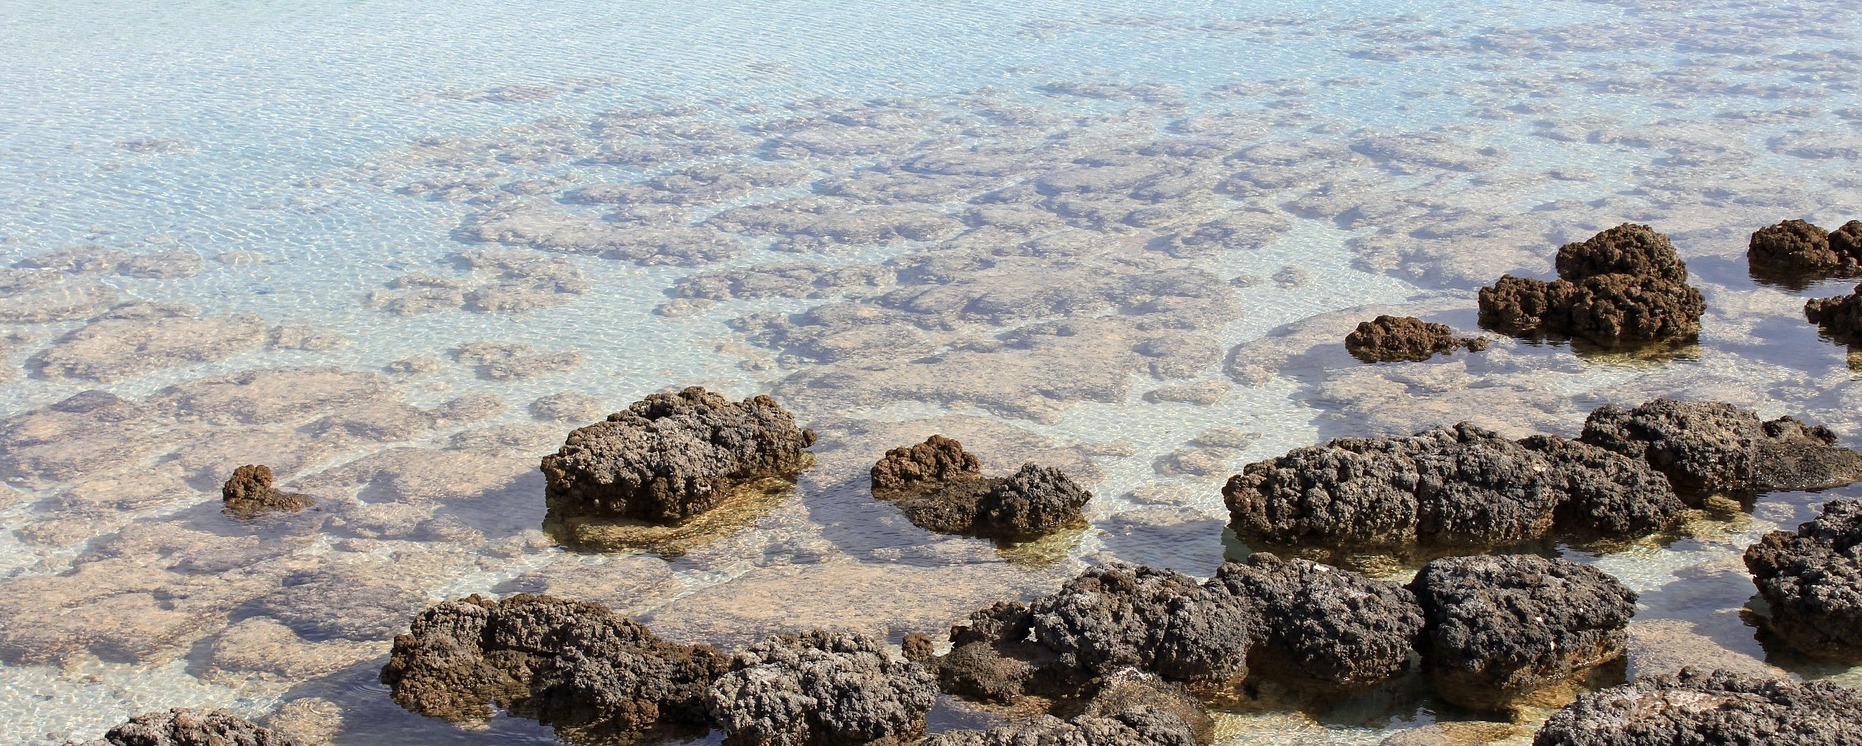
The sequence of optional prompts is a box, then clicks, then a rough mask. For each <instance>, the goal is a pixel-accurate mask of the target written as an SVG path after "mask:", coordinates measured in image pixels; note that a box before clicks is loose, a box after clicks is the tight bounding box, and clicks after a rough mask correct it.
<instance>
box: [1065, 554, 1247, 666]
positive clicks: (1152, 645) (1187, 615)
mask: <svg viewBox="0 0 1862 746" xmlns="http://www.w3.org/2000/svg"><path fill="white" fill-rule="evenodd" d="M1251 612H1252V610H1251V609H1250V608H1249V607H1248V606H1247V604H1246V603H1245V602H1244V601H1243V600H1242V599H1241V598H1240V597H1238V596H1236V595H1234V594H1232V593H1230V592H1228V591H1227V589H1225V588H1219V587H1208V588H1205V587H1204V586H1201V585H1198V584H1197V583H1196V581H1195V580H1194V579H1192V578H1190V577H1189V576H1187V575H1183V574H1180V573H1177V572H1173V571H1170V570H1159V569H1155V568H1150V567H1145V566H1143V565H1131V564H1126V563H1123V562H1111V563H1107V564H1105V565H1101V566H1099V567H1095V568H1092V569H1089V570H1087V571H1086V572H1084V573H1081V574H1080V576H1079V577H1076V578H1074V579H1073V580H1070V581H1068V582H1067V583H1066V585H1063V586H1061V588H1060V590H1059V591H1057V592H1055V593H1054V594H1052V595H1049V596H1046V597H1044V598H1041V599H1039V600H1037V601H1035V602H1034V603H1033V604H1031V605H1030V613H1031V614H1032V616H1033V629H1034V635H1035V639H1037V640H1039V641H1040V642H1041V644H1043V645H1046V646H1047V647H1049V648H1050V649H1052V650H1054V651H1055V652H1057V653H1060V654H1061V655H1063V656H1070V657H1071V658H1072V661H1073V662H1074V664H1075V665H1077V666H1079V667H1080V668H1081V669H1082V670H1083V671H1084V672H1085V673H1087V674H1089V675H1095V676H1098V675H1106V674H1110V673H1112V672H1115V671H1117V670H1119V669H1123V668H1138V669H1141V670H1145V671H1150V672H1153V673H1156V674H1158V675H1160V676H1163V677H1164V678H1166V679H1170V680H1173V681H1208V682H1216V683H1220V682H1227V681H1239V680H1240V679H1241V678H1243V677H1244V676H1246V675H1247V671H1248V653H1249V649H1250V648H1251V647H1252V645H1253V641H1254V639H1255V637H1256V636H1257V633H1256V630H1255V620H1254V618H1253V614H1252V613H1251Z"/></svg>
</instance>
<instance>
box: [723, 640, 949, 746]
mask: <svg viewBox="0 0 1862 746" xmlns="http://www.w3.org/2000/svg"><path fill="white" fill-rule="evenodd" d="M936 700H937V680H936V677H934V676H933V675H932V673H931V672H930V671H928V670H926V669H925V668H924V667H922V666H920V665H918V664H916V663H912V662H909V661H898V660H893V659H892V657H891V656H890V655H889V654H888V653H887V651H886V648H885V645H884V643H882V642H880V641H879V640H877V639H875V638H873V637H870V636H867V635H863V634H846V633H829V632H810V633H807V634H803V635H783V636H781V637H777V638H774V639H771V640H766V641H764V642H762V643H758V644H756V645H752V646H751V647H750V648H748V649H746V650H743V651H740V652H738V653H737V654H736V655H735V656H734V657H733V658H732V659H731V664H730V670H729V672H727V673H725V674H723V675H722V676H720V677H719V678H718V679H717V680H716V681H714V682H712V684H711V687H710V690H709V691H708V692H707V694H706V704H707V706H708V707H709V708H710V712H711V716H712V718H713V719H714V720H715V721H716V722H717V724H718V725H719V726H721V727H723V728H724V730H726V731H728V732H729V733H730V734H731V736H730V738H729V740H727V741H726V743H729V744H744V745H749V744H758V745H765V744H766V745H768V746H859V745H860V744H875V745H884V746H893V745H895V744H906V743H911V742H913V741H914V740H916V739H917V737H918V736H920V735H921V734H923V733H924V727H925V713H927V712H929V711H930V710H931V705H932V703H934V702H935V701H936Z"/></svg>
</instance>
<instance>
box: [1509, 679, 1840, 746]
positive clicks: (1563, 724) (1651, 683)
mask: <svg viewBox="0 0 1862 746" xmlns="http://www.w3.org/2000/svg"><path fill="white" fill-rule="evenodd" d="M1532 743H1533V746H1673V745H1676V744H1701V745H1702V746H1707V745H1708V744H1754V745H1756V744H1764V745H1765V746H1852V745H1853V744H1857V743H1862V694H1857V693H1856V692H1855V691H1853V690H1850V689H1845V688H1843V687H1840V686H1837V685H1835V684H1831V683H1828V682H1823V681H1813V682H1809V683H1803V684H1800V683H1797V682H1794V681H1790V680H1786V679H1768V678H1762V677H1757V676H1746V675H1741V674H1736V673H1732V672H1729V671H1705V670H1701V669H1696V668H1688V669H1683V670H1682V671H1681V672H1680V673H1679V674H1676V675H1661V676H1650V677H1646V678H1642V679H1639V680H1637V681H1636V682H1635V683H1632V684H1626V685H1624V686H1619V687H1615V688H1612V689H1605V690H1603V691H1600V692H1595V693H1592V694H1586V695H1584V696H1582V697H1579V698H1578V700H1577V701H1576V702H1574V703H1572V704H1571V705H1570V706H1568V707H1566V708H1564V709H1563V710H1560V711H1558V712H1557V713H1555V714H1553V715H1552V717H1551V719H1549V720H1546V721H1545V725H1544V726H1542V727H1540V728H1539V732H1538V734H1537V735H1535V736H1534V737H1533V739H1532Z"/></svg>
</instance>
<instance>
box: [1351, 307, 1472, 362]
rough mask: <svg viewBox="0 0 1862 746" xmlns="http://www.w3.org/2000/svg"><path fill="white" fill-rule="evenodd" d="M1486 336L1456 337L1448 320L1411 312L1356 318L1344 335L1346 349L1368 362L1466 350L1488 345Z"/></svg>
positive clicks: (1420, 358) (1419, 359) (1417, 358)
mask: <svg viewBox="0 0 1862 746" xmlns="http://www.w3.org/2000/svg"><path fill="white" fill-rule="evenodd" d="M1487 344H1488V342H1487V338H1486V337H1456V336H1455V330H1454V329H1452V328H1450V327H1449V326H1448V325H1447V324H1431V323H1429V322H1426V321H1423V320H1422V319H1418V318H1413V317H1410V316H1389V315H1383V316H1378V317H1377V318H1375V319H1372V320H1370V321H1364V322H1359V324H1358V328H1357V330H1356V331H1353V332H1352V333H1351V334H1349V335H1346V337H1345V350H1346V351H1348V352H1350V353H1351V356H1352V357H1355V358H1357V359H1359V360H1362V361H1364V362H1367V363H1387V362H1413V363H1420V362H1422V361H1424V360H1428V359H1429V358H1432V357H1435V356H1436V355H1447V354H1450V353H1452V352H1454V351H1455V350H1458V349H1461V348H1463V347H1465V348H1467V349H1468V351H1469V352H1480V351H1482V350H1485V349H1487Z"/></svg>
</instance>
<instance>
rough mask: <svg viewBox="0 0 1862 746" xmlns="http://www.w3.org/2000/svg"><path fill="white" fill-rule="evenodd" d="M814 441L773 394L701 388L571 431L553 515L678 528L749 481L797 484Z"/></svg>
mask: <svg viewBox="0 0 1862 746" xmlns="http://www.w3.org/2000/svg"><path fill="white" fill-rule="evenodd" d="M814 442H815V433H814V431H813V430H803V429H799V428H797V427H796V426H795V418H794V417H793V416H791V415H790V414H789V413H788V412H787V411H785V410H783V408H782V407H781V406H779V405H777V404H776V402H775V400H773V399H771V398H769V397H767V396H753V397H750V398H748V399H745V400H743V401H742V402H739V403H734V402H731V401H729V400H726V399H725V398H724V397H722V396H719V395H717V394H714V393H712V392H710V391H706V390H705V389H703V388H700V387H696V386H694V387H692V388H688V389H686V390H684V391H681V392H679V393H677V394H653V395H651V396H648V397H647V398H645V399H642V400H640V401H638V402H635V403H634V404H633V406H630V407H628V408H627V410H626V411H623V412H616V413H614V414H611V415H608V419H607V420H606V421H603V422H598V423H595V424H593V425H589V426H588V427H584V428H581V429H579V430H576V431H575V432H572V433H570V434H569V438H568V441H567V442H565V443H564V444H563V447H562V449H561V450H558V451H557V452H556V453H555V454H554V455H551V456H545V457H544V458H543V465H542V468H543V476H544V478H545V479H546V480H547V481H548V487H547V491H546V494H547V496H548V498H549V502H550V507H551V508H552V509H562V510H567V511H571V512H575V513H580V514H592V515H603V516H611V517H628V518H639V519H643V520H647V521H651V522H655V523H678V522H681V521H684V520H686V519H689V518H691V517H692V516H695V515H698V514H699V513H703V512H705V511H707V510H710V509H711V508H714V507H716V506H717V505H718V504H719V503H721V502H723V501H724V500H725V499H726V498H728V497H729V496H730V495H731V494H732V492H733V491H734V490H735V489H736V488H738V487H740V486H743V485H745V484H747V483H750V482H754V481H756V480H759V479H764V478H771V477H777V478H792V477H793V476H794V475H795V474H796V472H798V471H800V470H801V469H802V468H803V467H804V466H805V465H806V456H805V454H803V452H802V449H804V448H807V447H809V446H811V445H813V444H814Z"/></svg>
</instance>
